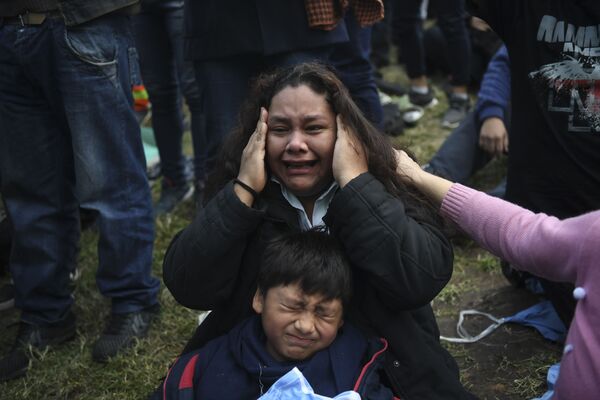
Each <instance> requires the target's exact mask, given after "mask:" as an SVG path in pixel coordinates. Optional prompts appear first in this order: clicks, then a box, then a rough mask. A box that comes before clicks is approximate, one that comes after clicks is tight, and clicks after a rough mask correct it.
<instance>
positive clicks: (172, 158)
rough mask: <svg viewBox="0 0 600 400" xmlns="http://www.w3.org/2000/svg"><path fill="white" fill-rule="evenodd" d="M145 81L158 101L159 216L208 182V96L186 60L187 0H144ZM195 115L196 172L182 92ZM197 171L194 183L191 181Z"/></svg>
mask: <svg viewBox="0 0 600 400" xmlns="http://www.w3.org/2000/svg"><path fill="white" fill-rule="evenodd" d="M133 22H134V27H135V36H136V44H137V49H138V51H139V53H140V66H141V70H142V78H143V80H144V85H145V86H146V89H147V90H148V95H149V97H150V102H151V103H152V128H153V129H154V137H155V139H156V146H157V147H158V154H159V156H160V165H161V172H162V176H163V178H162V186H161V192H160V197H159V199H158V202H157V203H156V206H155V213H156V214H157V215H161V214H166V213H169V212H171V211H172V210H173V209H174V208H175V206H177V204H179V203H180V202H182V201H184V200H186V199H187V198H189V197H190V196H191V194H192V192H193V191H194V189H196V190H197V192H198V193H196V196H200V194H201V192H202V190H203V188H204V181H205V172H206V171H204V165H202V163H201V160H202V158H203V155H202V154H201V152H202V151H203V148H204V144H203V143H202V140H203V138H204V132H203V123H204V117H203V115H202V97H201V93H200V88H199V87H198V85H197V84H196V78H195V77H194V67H193V65H192V63H191V62H185V61H184V58H183V40H184V39H183V33H184V32H183V30H184V25H183V0H143V1H142V10H141V12H140V14H138V15H136V16H135V17H134V18H133ZM182 94H183V96H184V97H185V100H186V103H187V105H188V108H189V110H190V114H191V131H192V142H193V147H194V154H195V155H196V158H195V162H194V171H193V172H192V171H188V170H187V168H186V159H185V156H184V155H183V152H182V146H181V141H182V138H183V130H184V124H183V113H182V104H181V95H182ZM191 174H193V175H194V176H195V179H194V183H195V184H194V187H192V186H191V185H190V181H191V180H192V176H190V175H191Z"/></svg>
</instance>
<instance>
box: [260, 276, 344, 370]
mask: <svg viewBox="0 0 600 400" xmlns="http://www.w3.org/2000/svg"><path fill="white" fill-rule="evenodd" d="M252 307H253V308H254V311H256V312H257V313H258V314H261V317H262V325H263V330H264V331H265V335H266V336H267V351H268V352H269V354H271V356H273V358H274V359H276V360H277V361H292V360H294V361H298V360H305V359H307V358H309V357H311V356H312V355H313V354H315V353H316V352H318V351H319V350H322V349H324V348H326V347H327V346H329V345H330V344H331V343H332V342H333V341H334V339H335V337H336V335H337V331H338V329H339V328H340V327H341V326H342V325H343V323H344V321H343V320H342V313H343V307H342V302H341V300H340V299H333V300H325V299H324V298H323V296H321V295H318V294H316V295H307V294H305V293H304V292H303V291H302V290H301V289H300V286H299V285H298V284H291V285H288V286H275V287H273V288H271V289H269V290H267V293H266V294H265V295H263V294H261V293H260V292H259V291H258V290H257V291H256V294H255V295H254V299H253V301H252Z"/></svg>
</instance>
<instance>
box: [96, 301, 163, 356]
mask: <svg viewBox="0 0 600 400" xmlns="http://www.w3.org/2000/svg"><path fill="white" fill-rule="evenodd" d="M159 312H160V305H159V304H156V305H154V306H152V307H148V308H146V309H144V310H142V311H137V312H132V313H125V314H111V316H110V319H109V321H108V323H107V325H106V328H105V329H104V332H102V335H100V338H99V339H98V340H97V341H96V343H94V348H93V350H92V358H93V359H94V361H97V362H106V361H108V359H109V358H111V357H114V356H116V355H117V354H118V353H120V352H121V351H123V350H125V349H128V348H130V347H132V346H133V345H134V344H135V342H136V340H137V339H141V338H144V337H146V335H147V334H148V329H149V328H150V324H151V323H152V321H153V320H154V319H155V318H156V317H157V315H158V313H159Z"/></svg>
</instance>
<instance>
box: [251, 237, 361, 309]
mask: <svg viewBox="0 0 600 400" xmlns="http://www.w3.org/2000/svg"><path fill="white" fill-rule="evenodd" d="M291 284H298V286H300V289H302V291H303V292H304V293H306V294H308V295H321V296H323V297H324V298H325V299H326V300H333V299H339V300H341V301H342V304H344V305H347V304H348V302H349V301H350V296H351V294H352V272H351V268H350V263H349V262H348V260H347V259H346V256H345V254H344V251H343V250H342V248H341V246H340V245H339V243H338V242H337V240H336V239H335V237H334V236H333V235H329V234H328V233H327V232H326V231H325V230H324V229H320V228H316V229H311V230H308V231H305V232H295V233H291V234H287V235H284V236H281V237H278V238H277V239H275V240H272V241H271V242H269V243H268V244H267V247H266V248H265V252H264V253H263V256H262V259H261V266H260V272H259V274H258V280H257V285H258V289H259V290H260V292H261V293H262V294H263V295H266V294H267V292H268V291H269V289H271V288H274V287H276V286H288V285H291Z"/></svg>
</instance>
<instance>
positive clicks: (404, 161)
mask: <svg viewBox="0 0 600 400" xmlns="http://www.w3.org/2000/svg"><path fill="white" fill-rule="evenodd" d="M394 153H395V155H396V172H398V175H400V177H402V178H403V179H404V180H409V181H414V180H416V178H417V177H418V176H419V174H421V173H422V172H423V170H422V169H421V167H420V166H419V164H417V163H416V162H415V161H414V160H413V159H412V158H410V156H409V155H408V154H407V153H406V152H405V151H404V150H396V149H394Z"/></svg>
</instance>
